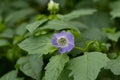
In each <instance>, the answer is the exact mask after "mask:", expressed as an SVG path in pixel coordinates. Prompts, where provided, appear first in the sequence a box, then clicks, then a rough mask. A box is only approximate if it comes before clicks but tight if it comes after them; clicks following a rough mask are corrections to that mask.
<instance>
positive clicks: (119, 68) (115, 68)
mask: <svg viewBox="0 0 120 80" xmlns="http://www.w3.org/2000/svg"><path fill="white" fill-rule="evenodd" d="M105 69H110V70H111V71H112V72H113V73H114V74H115V75H120V56H119V57H118V58H117V59H115V60H111V61H109V62H108V64H107V66H106V67H105Z"/></svg>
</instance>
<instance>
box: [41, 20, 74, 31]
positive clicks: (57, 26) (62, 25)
mask: <svg viewBox="0 0 120 80" xmlns="http://www.w3.org/2000/svg"><path fill="white" fill-rule="evenodd" d="M71 27H72V26H71V25H69V24H67V23H66V22H64V21H61V20H51V21H48V22H47V23H46V24H45V25H44V26H42V27H40V29H41V30H43V29H54V30H61V29H70V28H71Z"/></svg>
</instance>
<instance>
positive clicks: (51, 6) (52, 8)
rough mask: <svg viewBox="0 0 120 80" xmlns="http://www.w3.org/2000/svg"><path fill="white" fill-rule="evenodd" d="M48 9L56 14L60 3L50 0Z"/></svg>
mask: <svg viewBox="0 0 120 80" xmlns="http://www.w3.org/2000/svg"><path fill="white" fill-rule="evenodd" d="M48 11H50V13H51V14H55V13H57V12H58V11H59V4H58V3H55V2H54V1H53V0H50V2H49V3H48Z"/></svg>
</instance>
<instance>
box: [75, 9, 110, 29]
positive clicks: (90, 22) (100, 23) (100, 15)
mask: <svg viewBox="0 0 120 80" xmlns="http://www.w3.org/2000/svg"><path fill="white" fill-rule="evenodd" d="M110 18H111V17H110V15H108V14H107V13H104V12H99V11H98V12H95V13H94V14H92V15H87V16H82V17H80V18H78V19H77V20H79V21H80V22H82V23H83V24H85V25H87V26H88V27H89V28H91V27H94V28H98V27H99V28H101V29H102V28H106V27H110V26H111V19H110Z"/></svg>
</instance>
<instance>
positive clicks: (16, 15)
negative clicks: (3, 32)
mask: <svg viewBox="0 0 120 80" xmlns="http://www.w3.org/2000/svg"><path fill="white" fill-rule="evenodd" d="M35 13H36V11H35V10H34V9H31V8H26V9H22V10H19V11H16V12H13V13H10V14H9V15H8V16H7V17H6V19H5V23H6V24H7V25H9V26H12V25H13V24H14V23H16V22H19V21H21V20H23V19H26V18H28V16H31V15H32V14H35Z"/></svg>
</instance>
